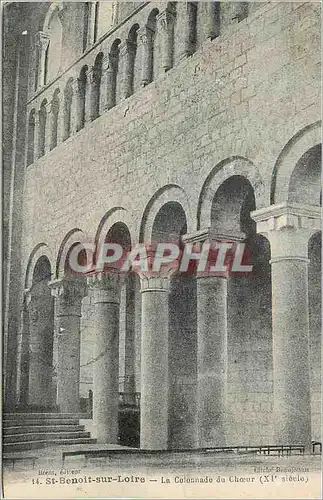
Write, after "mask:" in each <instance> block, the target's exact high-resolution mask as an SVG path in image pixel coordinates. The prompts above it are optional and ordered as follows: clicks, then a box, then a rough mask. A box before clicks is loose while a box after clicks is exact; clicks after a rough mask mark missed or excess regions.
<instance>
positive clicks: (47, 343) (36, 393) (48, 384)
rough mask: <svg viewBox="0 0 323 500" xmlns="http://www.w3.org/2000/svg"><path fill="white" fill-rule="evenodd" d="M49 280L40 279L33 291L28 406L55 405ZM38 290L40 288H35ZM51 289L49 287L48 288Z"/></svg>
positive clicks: (31, 296) (30, 301)
mask: <svg viewBox="0 0 323 500" xmlns="http://www.w3.org/2000/svg"><path fill="white" fill-rule="evenodd" d="M47 286H48V285H47V282H40V283H39V284H37V285H36V286H35V287H34V289H33V290H32V291H31V292H30V293H29V296H28V306H27V307H28V317H29V381H28V405H29V406H31V407H37V408H40V407H43V408H48V407H50V406H51V405H52V403H53V401H52V372H53V366H52V350H53V326H54V323H53V307H52V299H51V297H50V296H49V294H47V293H46V291H47V290H48V288H47ZM35 289H36V290H35ZM46 289H47V290H46Z"/></svg>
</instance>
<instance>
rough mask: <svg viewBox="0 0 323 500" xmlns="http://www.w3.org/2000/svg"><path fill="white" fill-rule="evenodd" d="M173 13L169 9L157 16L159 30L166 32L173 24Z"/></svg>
mask: <svg viewBox="0 0 323 500" xmlns="http://www.w3.org/2000/svg"><path fill="white" fill-rule="evenodd" d="M175 15H176V14H175V11H174V10H173V9H171V8H167V9H165V10H164V11H163V12H161V13H160V14H158V16H157V24H158V27H159V29H161V30H162V31H164V32H167V31H168V30H169V28H170V27H171V26H172V24H174V21H175Z"/></svg>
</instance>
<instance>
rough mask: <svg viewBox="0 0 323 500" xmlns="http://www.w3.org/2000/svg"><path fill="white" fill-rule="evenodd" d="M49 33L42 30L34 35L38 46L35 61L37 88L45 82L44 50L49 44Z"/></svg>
mask: <svg viewBox="0 0 323 500" xmlns="http://www.w3.org/2000/svg"><path fill="white" fill-rule="evenodd" d="M49 40H50V38H49V35H48V34H47V33H44V32H42V31H39V32H38V33H37V35H36V46H37V48H38V51H39V52H38V55H39V58H38V61H36V65H37V64H38V66H37V89H39V88H40V87H42V86H43V85H44V84H45V61H46V51H47V47H48V45H49Z"/></svg>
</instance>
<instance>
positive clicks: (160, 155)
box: [23, 2, 320, 444]
mask: <svg viewBox="0 0 323 500" xmlns="http://www.w3.org/2000/svg"><path fill="white" fill-rule="evenodd" d="M319 26H320V12H319V4H317V3H303V4H300V3H290V2H280V3H263V4H261V5H258V6H257V8H255V9H253V10H252V11H251V12H250V15H249V17H248V18H246V19H244V20H242V21H241V22H240V23H238V24H232V25H230V26H228V27H227V30H226V31H225V32H223V33H222V34H221V36H219V37H218V38H215V39H214V40H212V41H211V40H207V41H205V42H204V44H203V46H202V47H201V48H200V49H199V50H198V51H197V52H196V53H195V54H194V55H193V56H192V57H189V58H187V59H184V60H182V61H180V62H178V64H177V65H176V67H174V68H173V69H171V70H170V71H169V72H167V74H165V75H160V76H159V78H158V79H157V80H156V81H155V82H153V83H151V84H150V85H148V86H147V87H146V88H143V89H138V90H137V92H136V93H135V94H134V95H133V96H132V97H130V98H129V99H127V100H126V101H121V102H119V103H118V105H117V106H116V107H114V108H113V109H111V110H110V111H108V112H106V113H104V114H102V116H100V117H99V118H97V119H96V120H95V121H93V122H92V123H89V124H87V125H86V127H85V128H84V129H83V130H81V131H80V132H79V133H77V134H76V135H74V136H72V137H70V138H69V139H67V140H66V141H65V142H64V143H63V144H61V145H59V146H58V147H57V148H55V149H54V150H52V151H50V152H49V153H48V154H47V155H46V156H44V157H42V158H40V159H39V160H38V161H36V162H35V163H34V164H32V165H30V166H29V167H28V168H27V170H26V183H25V195H24V211H23V213H24V231H23V254H24V255H23V269H24V270H25V269H26V268H27V262H28V260H29V257H30V254H31V252H32V251H33V249H34V248H35V246H36V245H38V244H39V243H42V242H43V243H45V244H46V245H48V247H49V248H50V251H51V253H52V255H53V262H52V265H53V268H54V265H55V264H54V259H56V256H57V254H58V250H59V247H60V245H61V243H62V241H63V238H64V237H65V235H67V233H68V232H69V231H71V230H72V229H75V228H79V229H81V230H82V231H83V232H84V235H85V236H84V237H85V238H88V239H89V240H90V241H93V240H94V236H95V234H96V231H97V229H98V226H99V224H100V221H101V219H102V218H103V216H104V215H105V214H106V213H107V212H108V211H109V210H111V209H113V208H114V207H123V208H124V209H125V217H126V220H127V223H128V227H129V230H130V233H131V236H132V239H133V241H136V240H138V239H139V234H140V227H141V221H142V218H143V214H144V211H145V208H146V207H147V204H148V202H149V201H150V200H151V198H152V196H153V195H155V193H157V192H158V191H159V190H163V192H166V193H167V192H168V191H169V192H170V191H171V189H174V188H173V187H174V186H179V188H177V191H178V192H181V193H182V195H181V196H182V197H183V199H185V200H187V206H188V207H189V210H188V212H187V213H186V217H187V225H188V232H193V231H195V230H196V229H197V213H198V203H199V197H200V193H201V191H202V187H203V185H204V183H205V181H206V179H207V177H208V176H209V175H210V173H211V171H212V170H213V169H215V168H216V167H217V166H218V167H217V168H216V169H215V170H216V171H219V170H220V167H221V165H222V163H221V162H224V164H225V163H226V162H225V161H224V160H227V159H232V158H234V157H243V158H246V159H248V160H249V161H250V162H252V164H253V167H252V168H253V169H254V172H256V173H257V176H258V178H259V179H260V186H258V188H259V189H258V195H257V197H256V208H257V209H259V208H261V207H265V206H269V205H270V203H271V200H270V193H271V182H272V176H273V168H274V165H275V163H276V160H277V158H278V156H279V154H280V152H281V151H282V149H283V148H284V146H285V145H286V144H287V142H288V141H289V140H290V139H291V138H292V137H293V136H295V134H297V133H299V132H300V131H301V130H303V129H304V128H306V127H309V126H310V125H311V124H313V123H314V122H316V121H317V120H319V119H320V105H319V102H320V101H319V99H320V98H319V96H320V38H319V33H320V29H319ZM227 163H229V161H228V162H227ZM23 279H24V277H23ZM256 307H258V305H257V306H256ZM136 324H137V319H136ZM248 330H250V328H249V326H248V325H245V327H244V329H243V331H242V334H241V335H240V336H237V337H236V338H235V339H234V341H233V343H232V345H231V347H230V353H229V355H230V359H231V364H232V365H234V364H235V363H234V359H235V356H236V357H237V359H238V367H239V368H238V369H232V370H231V373H230V374H229V377H230V391H229V392H230V397H232V400H231V418H230V422H229V424H228V425H229V426H230V429H229V431H230V432H229V435H231V439H232V444H233V443H235V444H238V443H241V444H242V442H243V444H246V441H248V442H254V440H257V442H259V439H260V436H263V437H262V439H263V440H264V441H265V440H266V439H270V433H271V430H270V412H271V398H272V396H271V391H272V389H271V380H272V372H271V359H270V347H269V346H270V342H271V339H270V333H269V332H268V331H266V330H262V331H260V330H258V329H257V328H256V327H255V328H254V329H253V330H252V332H251V331H248ZM137 332H138V330H137ZM137 337H138V333H137ZM86 338H87V339H88V337H86ZM87 342H88V340H86V341H85V343H87ZM316 345H317V343H316ZM137 353H138V350H137ZM137 359H138V355H137ZM315 362H316V363H318V361H317V360H316V361H315ZM136 365H137V366H138V361H136ZM137 371H138V368H137ZM314 371H315V372H316V373H317V369H316V370H314ZM87 379H88V380H90V375H89V374H88V375H87ZM316 383H317V382H316ZM240 387H241V395H243V396H242V397H240V396H237V394H238V393H239V390H240V389H239V388H240ZM315 394H317V391H315ZM316 426H317V419H316ZM264 429H267V433H266V432H265V430H264ZM317 432H318V431H317V429H316V430H315V433H316V434H317Z"/></svg>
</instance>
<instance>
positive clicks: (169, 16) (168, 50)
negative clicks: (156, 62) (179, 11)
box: [157, 9, 175, 73]
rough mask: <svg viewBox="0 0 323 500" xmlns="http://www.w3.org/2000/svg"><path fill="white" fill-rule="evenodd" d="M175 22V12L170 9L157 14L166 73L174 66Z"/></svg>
mask: <svg viewBox="0 0 323 500" xmlns="http://www.w3.org/2000/svg"><path fill="white" fill-rule="evenodd" d="M174 23H175V12H173V11H171V10H170V9H165V10H164V11H163V12H161V13H160V14H159V15H158V16H157V26H158V33H159V34H160V40H161V68H162V72H164V73H165V72H166V71H168V70H169V69H170V68H172V67H173V59H174V54H173V51H174V47H173V45H174Z"/></svg>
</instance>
